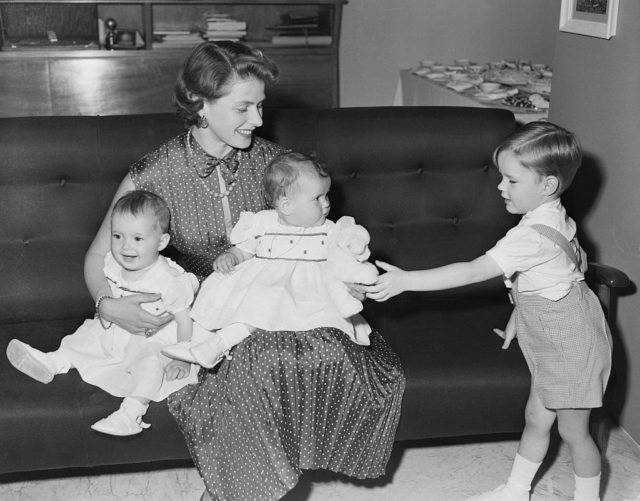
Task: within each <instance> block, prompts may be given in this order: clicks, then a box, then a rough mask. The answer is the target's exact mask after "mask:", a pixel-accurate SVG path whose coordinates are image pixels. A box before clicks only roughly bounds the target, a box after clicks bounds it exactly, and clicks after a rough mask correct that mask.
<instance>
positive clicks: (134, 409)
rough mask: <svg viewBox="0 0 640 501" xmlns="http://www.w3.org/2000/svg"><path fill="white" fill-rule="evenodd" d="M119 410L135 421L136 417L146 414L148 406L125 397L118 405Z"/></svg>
mask: <svg viewBox="0 0 640 501" xmlns="http://www.w3.org/2000/svg"><path fill="white" fill-rule="evenodd" d="M120 408H121V409H122V410H123V412H125V413H126V414H127V415H128V416H131V418H132V419H134V420H135V419H136V418H137V417H138V416H144V415H145V414H146V413H147V409H148V408H149V404H143V403H142V402H140V400H137V399H135V398H132V397H125V398H124V399H123V400H122V403H121V404H120Z"/></svg>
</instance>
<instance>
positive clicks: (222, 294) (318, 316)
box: [162, 153, 377, 368]
mask: <svg viewBox="0 0 640 501" xmlns="http://www.w3.org/2000/svg"><path fill="white" fill-rule="evenodd" d="M330 186H331V179H330V178H329V175H328V174H327V173H326V171H324V170H323V169H322V167H321V166H320V165H318V164H317V163H316V162H314V161H313V160H311V159H310V158H308V157H306V156H304V155H301V154H299V153H287V154H285V155H282V156H280V157H278V158H276V159H275V160H274V161H273V162H272V163H271V164H270V165H269V166H268V167H267V170H266V172H265V177H264V187H265V193H266V195H267V198H268V200H269V202H270V204H271V205H272V206H273V207H274V209H273V210H264V211H261V212H258V213H255V214H254V213H249V212H243V213H242V214H241V216H240V219H239V221H238V223H237V224H236V225H235V227H234V228H233V230H232V232H231V236H230V240H231V243H232V244H233V246H232V247H231V248H230V249H229V250H228V251H227V252H225V253H223V254H221V255H220V256H219V257H218V258H217V259H216V261H215V262H214V270H215V272H214V273H212V274H211V275H210V276H209V277H207V279H206V280H205V281H204V282H203V284H202V287H201V289H200V292H199V293H198V297H197V298H196V301H195V303H194V305H193V309H192V311H191V316H192V318H193V319H194V321H195V323H194V332H195V331H198V332H200V330H201V329H204V330H206V331H209V339H208V340H207V341H205V342H198V341H197V339H201V338H202V335H201V333H199V335H198V336H194V342H186V343H179V344H177V345H176V346H170V347H166V348H164V349H163V350H162V353H164V354H165V355H167V356H169V357H174V358H176V359H179V360H184V361H188V362H194V363H198V364H200V365H202V366H203V367H207V368H210V367H213V366H214V365H216V364H217V363H218V362H220V361H221V360H222V358H223V357H224V355H225V354H228V352H229V350H230V349H231V348H232V347H233V346H235V345H237V344H238V343H239V342H241V341H242V340H243V339H245V338H246V337H248V336H249V335H250V334H251V333H252V332H253V331H254V330H255V329H264V330H267V331H283V330H290V331H306V330H311V329H314V328H317V327H334V328H336V329H339V330H341V331H343V332H344V333H345V334H346V335H347V336H349V337H350V338H351V339H352V340H353V341H354V342H356V343H358V344H363V345H368V344H369V337H368V336H369V334H370V332H371V328H370V327H369V325H368V324H367V323H366V321H365V320H364V319H363V318H362V317H361V316H360V315H359V314H358V311H360V310H361V309H362V304H361V303H360V302H357V308H356V309H355V310H353V311H351V312H349V313H348V314H346V315H345V310H344V308H342V307H341V305H340V304H336V300H335V298H334V297H332V296H335V294H332V286H331V284H330V281H331V280H332V279H333V276H332V274H331V273H330V272H329V270H328V269H327V257H328V251H329V248H330V247H331V245H330V243H331V242H332V235H333V234H335V232H337V230H338V229H339V228H340V227H341V225H340V223H341V221H339V222H338V224H336V223H334V222H332V221H330V220H328V219H327V215H328V214H329V208H330V203H329V197H328V192H329V188H330ZM346 219H351V218H346ZM359 229H360V230H362V227H359ZM332 232H333V233H332ZM367 239H368V234H367ZM366 256H368V249H367V252H366ZM359 265H361V266H362V269H363V271H364V273H363V277H364V278H362V280H363V281H364V282H366V283H373V282H375V280H376V278H377V271H376V269H375V267H374V266H373V265H371V264H370V263H366V262H363V263H359ZM338 278H341V277H338Z"/></svg>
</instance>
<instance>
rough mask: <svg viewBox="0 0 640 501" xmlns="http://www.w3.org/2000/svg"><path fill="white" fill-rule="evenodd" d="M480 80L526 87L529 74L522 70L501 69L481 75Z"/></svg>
mask: <svg viewBox="0 0 640 501" xmlns="http://www.w3.org/2000/svg"><path fill="white" fill-rule="evenodd" d="M482 78H484V79H485V80H487V81H489V82H497V83H500V84H503V85H527V83H528V82H529V78H530V74H529V73H527V72H525V71H522V70H517V69H512V68H502V69H492V70H489V71H487V72H485V73H484V74H483V75H482Z"/></svg>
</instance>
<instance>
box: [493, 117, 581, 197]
mask: <svg viewBox="0 0 640 501" xmlns="http://www.w3.org/2000/svg"><path fill="white" fill-rule="evenodd" d="M503 151H510V152H512V153H513V154H514V155H515V156H516V158H517V159H518V161H519V162H520V163H521V164H522V165H523V166H524V167H527V168H528V169H533V170H535V171H536V172H538V174H540V175H541V176H555V177H556V178H557V179H558V193H562V192H563V191H565V190H566V189H567V188H568V187H569V186H570V185H571V182H572V181H573V178H574V177H575V175H576V172H577V171H578V168H579V167H580V164H581V162H582V149H581V148H580V144H579V142H578V139H577V138H576V136H575V134H573V132H570V131H568V130H566V129H564V128H562V127H560V126H559V125H556V124H553V123H551V122H530V123H528V124H525V125H523V126H522V127H520V128H518V129H517V130H516V131H515V132H514V133H513V134H511V135H510V136H509V137H507V139H505V140H504V141H503V142H502V144H500V145H499V146H498V147H497V148H496V149H495V151H494V152H493V162H494V164H496V165H498V163H497V159H498V155H499V154H500V153H501V152H503Z"/></svg>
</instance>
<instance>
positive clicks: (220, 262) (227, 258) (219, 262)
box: [213, 252, 238, 275]
mask: <svg viewBox="0 0 640 501" xmlns="http://www.w3.org/2000/svg"><path fill="white" fill-rule="evenodd" d="M237 265H238V258H237V256H235V255H234V254H233V253H231V252H223V253H222V254H220V255H219V256H218V257H217V258H216V260H215V261H214V262H213V271H217V272H218V273H223V274H225V275H227V274H229V273H231V272H232V271H233V269H234V268H235V267H236V266H237Z"/></svg>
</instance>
